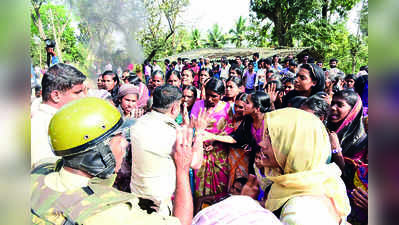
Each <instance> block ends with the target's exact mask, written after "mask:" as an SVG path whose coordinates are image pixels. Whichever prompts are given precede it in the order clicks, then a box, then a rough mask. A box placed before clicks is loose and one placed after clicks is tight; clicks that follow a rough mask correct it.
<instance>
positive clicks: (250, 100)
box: [206, 91, 271, 174]
mask: <svg viewBox="0 0 399 225" xmlns="http://www.w3.org/2000/svg"><path fill="white" fill-rule="evenodd" d="M270 111H271V102H270V97H269V95H268V94H267V93H265V92H261V91H256V92H254V93H252V94H249V95H248V97H247V102H246V104H245V109H244V118H243V120H242V122H241V124H240V125H239V127H238V128H237V129H236V130H235V131H234V132H233V133H232V134H230V135H223V134H207V136H206V139H207V140H210V141H218V142H224V143H229V144H233V147H239V148H242V149H250V152H249V159H248V160H249V162H248V173H249V174H255V170H254V167H253V165H254V162H255V152H256V151H257V149H259V145H258V143H259V142H260V141H261V139H262V135H261V134H262V130H263V119H264V117H265V114H266V113H267V112H270Z"/></svg>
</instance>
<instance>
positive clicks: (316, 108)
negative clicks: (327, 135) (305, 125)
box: [302, 92, 330, 119]
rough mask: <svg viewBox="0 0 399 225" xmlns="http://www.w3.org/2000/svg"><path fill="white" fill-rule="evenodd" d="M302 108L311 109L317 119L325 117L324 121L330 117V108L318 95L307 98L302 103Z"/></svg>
mask: <svg viewBox="0 0 399 225" xmlns="http://www.w3.org/2000/svg"><path fill="white" fill-rule="evenodd" d="M319 93H320V92H319ZM324 94H326V93H324ZM326 95H327V94H326ZM302 106H306V107H308V108H309V109H311V110H312V111H313V114H314V115H316V116H317V117H323V118H324V119H327V117H328V111H329V107H330V106H329V104H328V103H327V102H326V100H324V99H323V98H322V97H319V96H318V95H317V94H315V95H312V96H310V97H309V98H307V99H306V100H305V101H304V102H303V103H302Z"/></svg>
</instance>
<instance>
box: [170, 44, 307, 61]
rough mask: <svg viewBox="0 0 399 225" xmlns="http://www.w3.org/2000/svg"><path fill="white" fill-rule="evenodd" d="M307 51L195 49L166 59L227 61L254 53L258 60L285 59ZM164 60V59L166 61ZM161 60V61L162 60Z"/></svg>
mask: <svg viewBox="0 0 399 225" xmlns="http://www.w3.org/2000/svg"><path fill="white" fill-rule="evenodd" d="M307 49H309V47H304V48H279V49H274V48H220V49H216V48H201V49H195V50H191V51H187V52H183V53H179V54H176V55H173V56H169V57H166V58H167V59H169V60H171V61H176V60H177V58H179V57H180V58H189V59H198V58H200V57H204V58H209V59H211V60H212V59H220V58H221V57H222V56H226V57H227V58H228V59H234V57H235V56H241V57H250V56H252V55H253V54H254V53H255V52H259V56H260V58H267V57H270V56H273V55H275V54H278V55H280V57H281V58H283V57H286V56H288V55H290V54H292V55H294V56H296V55H297V54H299V53H301V52H302V51H304V50H307ZM166 58H164V59H166ZM164 59H162V60H164Z"/></svg>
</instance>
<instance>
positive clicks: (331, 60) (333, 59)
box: [330, 58, 338, 63]
mask: <svg viewBox="0 0 399 225" xmlns="http://www.w3.org/2000/svg"><path fill="white" fill-rule="evenodd" d="M334 61H335V62H337V63H338V59H336V58H332V59H330V63H331V62H334Z"/></svg>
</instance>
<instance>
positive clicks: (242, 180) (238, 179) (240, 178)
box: [233, 177, 248, 186]
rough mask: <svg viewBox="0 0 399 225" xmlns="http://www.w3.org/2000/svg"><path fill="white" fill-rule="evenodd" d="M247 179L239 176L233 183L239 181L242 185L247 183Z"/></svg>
mask: <svg viewBox="0 0 399 225" xmlns="http://www.w3.org/2000/svg"><path fill="white" fill-rule="evenodd" d="M247 181H248V179H247V178H246V177H239V178H236V179H235V180H234V182H233V183H235V182H239V183H240V184H241V185H242V186H244V185H245V184H246V183H247Z"/></svg>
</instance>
